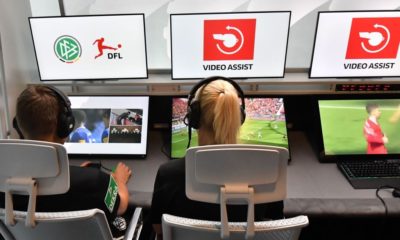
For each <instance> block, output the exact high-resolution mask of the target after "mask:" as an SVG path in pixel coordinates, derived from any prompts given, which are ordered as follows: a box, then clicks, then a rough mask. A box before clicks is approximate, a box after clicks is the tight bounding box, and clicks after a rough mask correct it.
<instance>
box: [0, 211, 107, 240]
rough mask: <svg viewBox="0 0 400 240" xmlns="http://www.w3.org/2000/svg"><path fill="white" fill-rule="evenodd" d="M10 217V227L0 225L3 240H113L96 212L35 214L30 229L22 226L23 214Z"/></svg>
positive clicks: (102, 216) (0, 215) (0, 214)
mask: <svg viewBox="0 0 400 240" xmlns="http://www.w3.org/2000/svg"><path fill="white" fill-rule="evenodd" d="M14 215H15V225H14V226H6V225H5V224H0V234H1V235H3V236H4V238H5V239H6V240H11V239H12V240H34V239H35V240H36V239H49V240H50V239H51V240H53V239H57V240H71V239H73V240H87V239H108V240H111V239H113V238H112V234H111V232H110V229H109V227H108V224H107V219H106V217H105V214H104V212H103V211H101V210H99V209H92V210H84V211H74V212H49V213H35V222H36V226H35V227H34V228H30V227H26V226H25V219H26V217H27V213H26V212H21V211H14ZM0 220H1V222H3V223H4V220H5V210H4V209H0Z"/></svg>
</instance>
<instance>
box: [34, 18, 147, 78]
mask: <svg viewBox="0 0 400 240" xmlns="http://www.w3.org/2000/svg"><path fill="white" fill-rule="evenodd" d="M137 15H141V16H142V17H143V33H144V45H145V49H144V51H145V58H146V59H145V61H146V76H145V77H132V78H76V79H75V78H74V79H45V80H43V79H42V77H41V74H40V67H39V61H38V56H37V52H36V46H35V39H34V37H33V32H32V26H31V21H30V20H31V19H40V18H76V17H110V16H137ZM28 22H29V29H30V33H31V37H32V43H33V50H34V52H35V59H36V66H37V68H38V73H39V79H40V81H43V82H47V81H97V80H98V81H102V80H123V79H148V77H149V67H148V60H147V58H148V57H147V41H146V21H145V15H144V13H131V14H98V15H73V16H45V17H28Z"/></svg>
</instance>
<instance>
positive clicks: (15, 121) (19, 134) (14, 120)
mask: <svg viewBox="0 0 400 240" xmlns="http://www.w3.org/2000/svg"><path fill="white" fill-rule="evenodd" d="M12 125H13V128H14V129H15V131H17V133H18V136H19V138H20V139H25V137H24V134H22V131H21V129H20V128H19V126H18V121H17V118H16V117H14V118H13V121H12Z"/></svg>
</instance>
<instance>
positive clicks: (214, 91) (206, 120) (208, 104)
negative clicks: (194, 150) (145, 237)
mask: <svg viewBox="0 0 400 240" xmlns="http://www.w3.org/2000/svg"><path fill="white" fill-rule="evenodd" d="M210 80H211V81H210ZM199 84H201V85H202V86H201V87H199V88H198V90H197V92H196V93H195V97H194V99H193V100H192V101H191V102H188V105H191V104H193V102H194V101H197V103H199V107H200V111H199V112H200V116H199V126H196V127H197V128H198V131H197V133H198V142H199V145H212V144H236V143H237V139H238V135H239V130H240V126H241V124H242V119H243V116H242V115H243V114H242V113H241V111H242V110H241V109H242V108H241V105H240V103H241V99H240V98H239V96H238V91H237V90H236V89H239V90H240V91H241V89H240V87H239V86H238V85H236V84H235V83H234V82H233V81H232V80H230V79H226V78H217V77H215V78H212V79H211V78H210V79H205V80H203V82H201V83H199ZM232 84H235V85H236V87H235V86H233V85H232ZM196 86H197V87H198V86H199V85H196ZM196 86H195V88H196ZM240 96H241V97H243V96H242V92H241V93H240ZM189 100H190V99H189ZM164 213H168V214H172V215H176V216H181V217H188V218H195V219H202V220H211V221H220V219H221V218H220V206H219V205H218V204H211V203H203V202H198V201H193V200H190V199H188V198H187V197H186V193H185V159H177V160H173V161H170V162H168V163H165V164H163V165H162V166H161V167H160V168H159V170H158V173H157V177H156V181H155V184H154V193H153V199H152V204H151V213H150V220H151V223H152V224H153V228H154V230H155V232H156V234H157V239H161V238H162V229H161V217H162V214H164ZM246 216H247V206H238V205H230V206H228V217H229V221H236V222H237V221H246ZM280 218H283V202H282V201H279V202H274V203H268V204H258V205H256V206H255V220H256V221H261V220H265V219H280Z"/></svg>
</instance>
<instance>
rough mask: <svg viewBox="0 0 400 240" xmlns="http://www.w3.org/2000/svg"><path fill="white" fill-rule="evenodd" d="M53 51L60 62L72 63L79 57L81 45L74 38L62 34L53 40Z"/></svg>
mask: <svg viewBox="0 0 400 240" xmlns="http://www.w3.org/2000/svg"><path fill="white" fill-rule="evenodd" d="M54 53H55V54H56V56H57V57H58V59H60V60H61V61H62V62H65V63H74V62H76V61H78V60H79V58H80V57H81V55H82V47H81V44H80V43H79V41H78V40H76V38H74V37H72V36H68V35H64V36H61V37H59V38H57V40H56V41H55V42H54Z"/></svg>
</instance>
